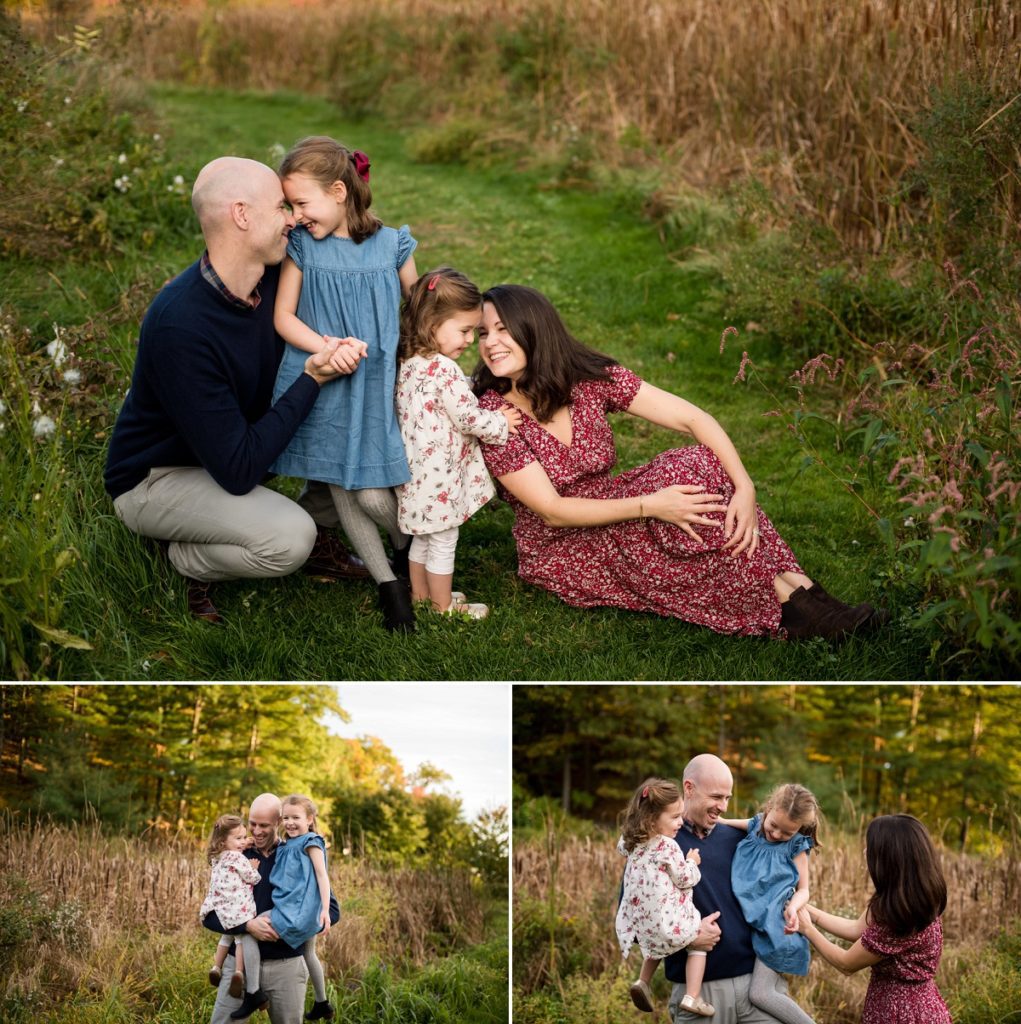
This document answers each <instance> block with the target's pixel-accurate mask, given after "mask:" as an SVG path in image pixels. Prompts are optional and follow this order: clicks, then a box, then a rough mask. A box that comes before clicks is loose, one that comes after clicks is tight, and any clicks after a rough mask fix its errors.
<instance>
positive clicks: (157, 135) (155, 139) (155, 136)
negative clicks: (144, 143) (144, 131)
mask: <svg viewBox="0 0 1021 1024" xmlns="http://www.w3.org/2000/svg"><path fill="white" fill-rule="evenodd" d="M162 138H163V136H162V135H160V133H159V132H153V133H152V141H153V142H159V141H160V139H162Z"/></svg>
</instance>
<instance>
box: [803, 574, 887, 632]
mask: <svg viewBox="0 0 1021 1024" xmlns="http://www.w3.org/2000/svg"><path fill="white" fill-rule="evenodd" d="M808 593H809V594H810V595H811V596H813V597H815V599H816V600H818V601H820V602H821V603H822V604H825V605H827V606H828V607H830V608H834V609H840V610H845V611H850V613H851V615H852V616H853V617H854V618H856V619H857V618H860V619H861V621H860V622H859V623H858V624H857V625H856V626H853V627H852V629H851V630H849V632H854V633H868V632H871V631H872V630H874V629H878V628H879V627H880V626H885V625H886V623H888V622H889V621H890V613H889V612H888V611H887V610H886V609H885V608H874V607H873V606H872V605H871V604H869V603H868V602H867V601H863V602H862V603H861V604H856V605H853V606H852V605H847V604H844V602H843V601H841V600H840V599H839V598H837V597H834V596H833V595H832V594H831V593H830V592H829V591H828V590H826V589H825V587H823V585H822V584H821V583H820V582H819V581H818V580H816V581H815V582H814V583H813V584H812V588H811V589H810V590H809V592H808Z"/></svg>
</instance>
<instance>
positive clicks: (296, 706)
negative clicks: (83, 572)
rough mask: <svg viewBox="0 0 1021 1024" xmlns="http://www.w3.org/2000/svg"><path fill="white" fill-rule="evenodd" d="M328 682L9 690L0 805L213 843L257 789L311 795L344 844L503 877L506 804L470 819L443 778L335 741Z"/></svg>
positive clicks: (393, 858) (365, 742)
mask: <svg viewBox="0 0 1021 1024" xmlns="http://www.w3.org/2000/svg"><path fill="white" fill-rule="evenodd" d="M330 713H332V714H335V715H338V716H339V717H341V718H342V719H344V720H347V719H348V717H349V716H348V715H347V713H346V712H345V711H344V709H343V708H342V707H341V706H340V704H339V702H338V698H337V693H336V691H335V690H334V689H333V688H332V687H327V686H315V685H301V686H289V685H287V686H285V685H276V684H270V685H264V686H183V685H182V686H146V685H130V686H86V685H72V686H28V685H25V686H19V685H6V686H0V807H6V808H7V809H8V810H9V811H11V812H17V813H19V814H24V815H26V816H32V815H38V816H49V817H50V818H52V819H53V820H55V821H58V822H61V823H71V822H76V821H83V820H89V819H95V820H98V821H99V822H100V823H101V824H102V825H103V826H104V827H108V828H110V829H114V830H118V831H126V832H135V833H138V832H142V831H144V832H146V833H147V834H149V835H152V836H161V835H163V836H172V835H180V834H182V833H185V834H194V835H195V836H196V837H198V836H202V835H204V834H205V833H206V832H207V831H208V829H209V828H210V827H211V825H212V822H213V821H214V820H215V819H216V817H217V816H218V815H220V814H223V813H225V812H228V811H235V812H236V811H241V810H245V809H247V804H248V801H250V800H251V799H252V797H253V796H255V795H256V794H258V793H260V792H264V791H268V792H274V793H279V794H281V795H284V794H286V793H292V792H297V793H306V794H308V795H310V796H312V797H313V799H314V800H315V801H316V803H317V805H318V807H319V810H320V814H321V819H322V823H323V826H324V828H323V831H325V832H327V833H328V834H329V835H330V836H331V839H332V841H333V843H334V844H335V845H336V846H339V847H341V848H343V849H344V851H345V852H348V853H350V854H351V855H353V856H364V857H368V858H370V859H372V860H373V861H375V862H377V863H381V864H387V865H391V866H395V867H396V866H413V865H415V864H420V863H428V864H429V865H431V866H437V865H449V866H469V867H473V868H475V869H476V870H478V871H479V872H480V873H482V874H483V875H484V876H485V877H487V878H491V879H492V880H495V881H496V882H497V883H500V882H502V881H505V877H506V860H505V858H506V853H507V815H506V809H505V808H502V809H495V810H491V811H486V812H483V813H482V814H480V815H479V816H478V817H477V818H476V819H475V820H474V821H472V822H468V821H465V820H464V817H463V814H462V810H463V808H462V803H461V800H460V799H459V798H458V797H456V796H451V795H450V794H448V793H446V792H443V790H442V788H441V787H442V784H443V783H444V782H446V781H448V778H449V777H448V776H447V775H446V774H445V773H444V772H442V771H441V770H439V769H438V768H436V767H435V766H433V765H430V764H423V765H419V766H417V767H416V768H415V769H413V770H408V769H406V768H405V766H403V765H402V764H401V763H400V761H399V760H398V759H397V757H396V756H395V755H394V753H393V752H392V751H391V750H390V749H389V747H387V746H386V744H385V743H383V742H382V741H381V740H379V739H378V738H376V737H371V736H363V737H359V738H357V739H349V738H342V737H339V736H335V735H331V734H330V732H329V730H328V728H327V726H326V724H325V721H324V720H325V718H326V716H327V715H328V714H330Z"/></svg>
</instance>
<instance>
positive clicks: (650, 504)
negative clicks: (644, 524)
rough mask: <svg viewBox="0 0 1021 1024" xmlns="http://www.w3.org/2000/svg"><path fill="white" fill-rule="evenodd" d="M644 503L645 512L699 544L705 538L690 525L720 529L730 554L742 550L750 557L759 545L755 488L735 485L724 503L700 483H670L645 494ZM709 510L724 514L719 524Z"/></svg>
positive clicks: (735, 553)
mask: <svg viewBox="0 0 1021 1024" xmlns="http://www.w3.org/2000/svg"><path fill="white" fill-rule="evenodd" d="M644 503H645V514H646V515H648V516H652V517H654V518H655V519H661V520H663V522H665V523H673V525H674V526H677V527H680V529H682V530H683V531H684V532H685V533H686V534H688V536H689V537H691V538H692V540H694V541H696V542H697V543H699V544H705V541H704V540H703V538H702V537H700V536H699V535H698V534H697V533H696V532H695V531H694V530H693V529H692V527H693V526H708V527H710V528H712V529H716V530H719V529H722V530H723V535H724V537H726V538H727V540H726V543H724V545H723V550H724V551H727V550H728V549H730V550H729V552H728V553H729V554H730V556H731V557H735V556H737V555H739V554H741V553H742V552H744V553H745V555H746V556H747V557H748V558H751V557H752V555H754V554H755V551H756V549H757V548H758V546H759V528H758V519H757V516H756V512H755V488H754V487H743V488H741V487H739V488H736V489H735V491H734V495H733V497H732V498H731V499H730V502H729V503H726V504H725V503H724V501H723V495H722V494H714V493H711V492H709V491H706V489H705V488H704V487H703V486H702V485H701V484H672V485H671V486H670V487H664V488H663V489H662V490H659V491H656V492H655V493H653V494H650V495H648V496H647V497H646V498H645V499H644ZM709 512H725V513H726V515H725V516H724V519H723V524H722V526H721V525H720V522H719V521H718V520H717V519H711V518H710V517H709V516H708V515H707V513H709Z"/></svg>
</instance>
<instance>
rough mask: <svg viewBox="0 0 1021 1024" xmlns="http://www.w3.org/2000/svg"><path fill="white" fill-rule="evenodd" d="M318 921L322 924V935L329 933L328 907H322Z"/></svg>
mask: <svg viewBox="0 0 1021 1024" xmlns="http://www.w3.org/2000/svg"><path fill="white" fill-rule="evenodd" d="M319 923H320V924H321V925H322V926H323V935H329V934H330V908H329V907H323V912H322V913H321V914H320V915H319Z"/></svg>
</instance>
